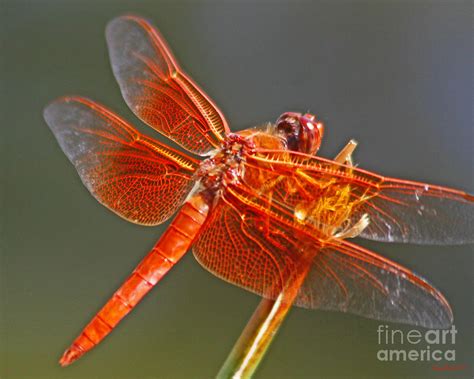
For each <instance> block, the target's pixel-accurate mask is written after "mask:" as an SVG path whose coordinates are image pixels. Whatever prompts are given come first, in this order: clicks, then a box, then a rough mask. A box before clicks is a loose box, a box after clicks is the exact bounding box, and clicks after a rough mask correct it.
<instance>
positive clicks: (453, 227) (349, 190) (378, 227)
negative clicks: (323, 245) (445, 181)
mask: <svg viewBox="0 0 474 379" xmlns="http://www.w3.org/2000/svg"><path fill="white" fill-rule="evenodd" d="M246 160H247V163H246V170H247V171H246V172H249V173H250V172H258V174H259V175H260V176H262V173H264V177H265V180H266V183H270V184H266V186H267V187H268V188H266V189H265V191H270V190H271V192H272V196H273V199H274V201H279V202H280V203H281V204H282V205H283V206H285V207H287V208H288V209H289V210H290V211H292V212H294V211H295V210H298V207H300V206H302V205H304V206H305V209H306V213H307V218H306V220H307V221H308V223H312V224H314V225H315V226H316V227H318V228H321V227H322V224H323V223H325V224H327V225H337V224H338V223H339V224H340V223H342V222H345V223H346V224H354V223H356V222H357V221H358V220H360V218H361V217H362V215H364V214H367V215H368V216H369V221H370V222H369V225H368V226H367V227H366V228H365V229H364V230H363V231H362V233H361V234H360V236H361V237H364V238H368V239H373V240H378V241H388V242H410V243H418V244H461V243H469V242H474V197H473V196H472V195H469V194H467V193H464V192H461V191H457V190H453V189H449V188H444V187H440V186H434V185H431V184H424V183H416V182H411V181H405V180H398V179H392V178H385V177H382V176H380V175H376V174H373V173H370V172H368V171H364V170H361V169H357V168H353V167H348V166H345V165H341V164H338V163H336V162H334V161H330V160H327V159H323V158H319V157H314V156H308V155H305V154H301V153H295V152H289V151H277V150H274V151H273V150H260V151H259V153H258V154H255V155H249V156H248V157H247V158H246ZM246 176H248V177H249V178H250V179H249V180H248V182H249V183H248V185H250V186H254V187H255V183H254V182H255V180H254V179H252V176H251V174H248V175H246ZM254 176H255V175H254ZM271 183H275V184H274V185H273V184H271ZM270 187H271V189H270ZM331 202H333V203H331ZM308 209H309V210H308ZM336 216H338V217H339V219H338V220H336V218H337V217H336ZM344 220H346V221H344Z"/></svg>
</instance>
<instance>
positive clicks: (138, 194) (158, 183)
mask: <svg viewBox="0 0 474 379" xmlns="http://www.w3.org/2000/svg"><path fill="white" fill-rule="evenodd" d="M44 118H45V120H46V122H47V123H48V125H49V127H50V128H51V130H52V132H53V134H54V135H55V137H56V139H57V140H58V142H59V145H60V146H61V148H62V149H63V151H64V153H65V154H66V155H67V157H68V158H69V160H70V161H71V162H72V164H73V165H74V166H75V167H76V170H77V172H78V173H79V176H80V177H81V179H82V182H83V183H84V185H85V186H86V187H87V189H88V190H89V191H90V192H91V193H92V195H93V196H94V197H95V198H96V199H97V200H98V201H99V202H100V203H101V204H103V205H105V206H106V207H107V208H109V209H110V210H112V211H114V212H115V213H117V214H118V215H119V216H121V217H123V218H125V219H127V220H128V221H131V222H134V223H137V224H143V225H156V224H159V223H161V222H163V221H165V220H166V219H167V218H169V217H170V216H171V215H172V214H173V213H174V212H175V211H176V209H177V208H178V207H179V206H180V205H181V204H182V203H183V201H184V200H185V198H186V196H187V194H188V192H189V190H190V189H191V187H192V185H193V180H191V178H192V175H193V173H194V171H195V169H196V167H197V166H198V161H196V160H194V159H191V158H188V157H186V156H185V155H183V154H182V153H180V152H178V151H175V150H172V149H170V148H169V147H166V146H165V145H162V144H161V143H159V142H157V141H155V140H153V139H151V138H149V137H147V136H145V135H142V134H140V133H139V132H138V131H136V130H135V129H134V128H132V127H131V126H130V125H128V124H127V123H126V122H125V121H124V120H122V119H121V118H119V117H118V116H117V115H115V114H114V113H112V112H111V111H109V110H107V109H106V108H105V107H103V106H101V105H99V104H97V103H94V102H93V101H91V100H88V99H85V98H81V97H65V98H61V99H58V100H56V101H54V102H53V103H51V104H50V105H49V106H48V107H47V108H46V109H45V111H44Z"/></svg>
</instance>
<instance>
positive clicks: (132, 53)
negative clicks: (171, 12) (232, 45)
mask: <svg viewBox="0 0 474 379" xmlns="http://www.w3.org/2000/svg"><path fill="white" fill-rule="evenodd" d="M106 39H107V45H108V49H109V55H110V59H111V63H112V69H113V72H114V75H115V78H116V79H117V81H118V84H119V86H120V89H121V92H122V95H123V97H124V99H125V101H126V103H127V104H128V106H129V107H130V108H131V110H132V111H133V112H134V114H135V115H136V116H138V118H140V119H141V120H142V121H143V122H144V123H146V124H147V125H148V126H150V127H151V128H153V129H154V130H155V131H157V132H159V133H161V134H162V135H164V136H165V137H167V138H169V139H171V140H172V141H173V142H175V143H176V144H177V145H178V146H179V148H178V147H176V148H172V147H170V146H168V145H166V144H164V143H162V142H160V141H158V140H157V139H154V138H151V137H149V136H147V135H144V134H142V133H140V132H139V131H137V130H136V129H135V128H134V127H133V126H131V125H130V124H129V123H128V122H127V121H125V120H124V119H123V118H121V117H120V116H118V115H117V114H115V113H114V112H112V111H111V110H109V109H108V108H106V107H105V106H103V105H101V104H99V103H97V102H94V101H92V100H90V99H87V98H84V97H79V96H66V97H62V98H59V99H57V100H55V101H53V102H52V103H51V104H49V105H48V106H47V107H46V108H45V111H44V118H45V120H46V122H47V124H48V125H49V127H50V129H51V130H52V132H53V134H54V136H55V137H56V139H57V141H58V143H59V145H60V147H61V148H62V150H63V151H64V153H65V154H66V156H67V157H68V158H69V160H70V161H71V162H72V164H73V165H74V166H75V168H76V170H77V172H78V174H79V176H80V178H81V180H82V182H83V183H84V185H85V186H86V187H87V189H88V190H89V191H90V193H91V194H92V195H93V196H94V197H95V198H96V199H97V200H98V201H99V202H100V203H101V204H103V205H104V206H105V207H107V208H108V209H110V210H111V211H113V212H115V213H116V214H117V215H119V216H120V217H122V218H124V219H125V220H128V221H130V222H132V223H135V224H140V225H145V226H155V225H158V224H161V223H163V222H165V221H166V220H168V219H169V218H171V216H173V215H174V214H175V213H176V216H175V217H174V219H173V220H172V222H171V223H170V224H169V227H168V228H167V230H166V231H165V232H164V233H163V235H162V236H161V238H160V239H159V240H158V242H157V243H156V244H155V245H154V247H153V248H152V249H151V251H150V252H149V253H148V254H147V255H146V256H145V258H144V259H143V260H142V261H141V262H140V263H139V265H138V266H137V267H136V268H135V269H134V270H133V272H132V273H131V274H130V276H129V277H128V278H127V279H126V280H125V282H124V283H123V284H122V285H121V287H120V288H119V289H118V290H117V291H116V292H115V293H114V294H113V295H112V297H111V298H110V299H109V300H108V302H107V303H106V304H105V305H104V306H103V308H102V309H100V311H99V312H98V313H97V314H96V315H95V316H94V317H93V318H92V320H91V321H90V322H89V323H88V324H87V325H86V327H85V328H84V329H83V330H82V332H81V333H80V334H79V336H78V337H77V338H76V339H75V340H74V342H73V343H72V344H71V346H70V347H69V348H68V349H67V350H66V351H65V353H64V354H63V356H62V357H61V359H60V364H61V365H63V366H66V365H69V364H70V363H72V362H74V361H75V360H77V359H78V358H79V357H81V356H82V355H83V354H85V353H86V352H87V351H89V350H91V349H92V348H93V347H94V346H96V345H97V344H99V343H100V342H101V341H102V340H103V339H104V338H105V337H106V336H107V335H108V334H109V333H110V332H111V331H112V330H113V329H114V328H115V327H116V326H117V324H118V323H119V322H120V321H121V320H122V319H123V318H124V317H125V316H126V315H127V314H128V313H130V311H131V310H132V309H133V308H134V307H135V306H136V305H137V303H138V302H140V300H141V299H142V298H143V297H144V296H145V295H146V294H147V293H148V292H149V291H150V290H151V289H152V288H153V287H154V286H155V285H156V284H157V283H158V282H159V281H160V280H161V279H162V278H163V277H164V276H165V275H166V274H167V273H168V272H169V271H170V270H171V268H172V267H174V265H175V264H177V263H178V261H179V260H180V259H181V258H182V257H183V256H184V254H186V252H187V251H189V250H190V249H191V248H192V251H193V253H194V256H195V257H196V259H197V261H198V262H199V263H200V264H201V265H202V266H204V268H206V269H207V270H209V271H210V272H211V273H213V274H214V275H216V276H217V277H219V278H221V279H223V280H225V281H227V282H230V283H232V284H234V285H237V286H239V287H242V288H244V289H246V290H249V291H251V292H253V293H256V294H258V295H260V296H262V297H263V298H265V299H277V298H278V296H279V294H281V293H282V291H286V292H287V293H291V296H289V297H288V299H290V300H288V301H290V302H291V303H292V304H294V305H296V306H299V307H304V308H309V309H323V310H335V311H341V312H348V313H352V314H356V315H359V316H363V317H367V318H372V319H377V320H384V321H391V322H399V323H406V324H411V325H416V326H422V327H427V328H446V327H449V326H450V325H451V324H452V322H453V313H452V310H451V308H450V305H449V303H448V301H447V300H446V298H445V297H444V296H443V295H442V294H441V293H440V292H439V291H438V290H437V289H435V288H434V287H433V286H432V285H431V284H430V283H428V282H427V281H426V280H425V279H423V278H421V277H420V276H418V275H417V274H415V273H414V272H412V271H411V270H409V269H407V268H405V267H402V266H401V265H399V264H397V263H395V262H393V261H391V260H389V259H387V258H384V257H382V256H380V255H378V254H376V253H374V252H372V251H369V250H367V249H365V248H362V247H360V246H358V245H356V244H354V243H352V242H349V241H348V240H349V239H351V238H354V237H362V238H366V239H370V240H376V241H383V242H403V243H416V244H461V243H469V242H472V241H473V240H474V238H473V236H474V233H473V229H474V228H473V225H474V206H473V204H474V202H473V201H474V196H472V195H470V194H468V193H465V192H462V191H458V190H455V189H450V188H445V187H441V186H437V185H431V184H425V183H419V182H413V181H408V180H400V179H394V178H390V177H384V176H381V175H378V174H376V173H372V172H369V171H366V170H363V169H361V168H358V167H356V166H355V165H354V164H353V160H352V153H353V151H354V149H355V146H356V143H355V142H354V141H350V142H349V143H348V144H347V145H346V147H345V148H344V149H343V150H342V151H341V153H340V154H339V155H338V156H337V157H336V158H335V159H326V158H323V157H320V156H318V155H317V152H318V149H319V147H320V145H321V142H322V138H323V135H324V124H323V123H322V122H321V121H320V120H319V119H318V117H317V116H316V115H314V114H310V113H298V112H285V113H283V114H282V115H281V116H280V117H279V118H278V119H277V120H276V122H274V123H265V124H262V125H258V126H256V127H253V128H250V129H246V130H243V131H239V132H235V133H234V132H231V130H230V128H229V123H228V122H227V120H226V118H225V116H224V114H223V113H222V112H221V111H220V110H219V108H218V107H217V105H216V104H215V103H214V101H213V100H211V99H210V97H209V96H208V95H207V94H206V93H204V91H203V90H202V89H201V88H200V87H199V86H198V85H197V84H196V83H195V82H194V81H193V80H192V79H191V78H190V77H189V76H188V75H187V74H186V73H185V72H184V71H183V70H182V69H181V67H180V65H179V64H178V62H177V60H176V58H175V57H174V55H173V54H172V52H171V50H170V49H169V47H168V45H167V44H166V42H165V40H164V38H163V37H162V36H161V34H160V33H159V31H158V30H157V29H156V28H155V27H154V26H152V24H151V23H149V22H148V21H146V20H145V19H143V18H141V17H138V16H135V15H124V16H120V17H118V18H116V19H114V20H112V21H111V22H110V23H109V24H108V25H107V29H106Z"/></svg>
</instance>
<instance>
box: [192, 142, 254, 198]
mask: <svg viewBox="0 0 474 379" xmlns="http://www.w3.org/2000/svg"><path fill="white" fill-rule="evenodd" d="M254 149H255V144H254V142H253V139H252V138H249V137H248V136H244V135H240V134H235V133H232V134H229V135H228V136H227V137H226V139H225V140H224V141H223V142H222V145H221V147H220V148H219V149H218V150H216V152H215V153H214V155H212V156H211V157H209V158H208V159H206V160H204V161H202V163H201V165H200V167H199V170H198V171H197V175H198V177H199V184H200V187H201V190H203V191H205V192H208V193H209V194H210V195H211V196H213V197H214V196H215V195H216V194H218V192H219V191H222V190H223V189H224V188H225V187H226V186H227V185H228V184H229V183H237V182H239V181H240V179H241V178H242V176H243V172H244V162H245V155H246V154H252V153H253V151H254Z"/></svg>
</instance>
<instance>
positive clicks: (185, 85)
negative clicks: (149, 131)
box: [106, 16, 229, 155]
mask: <svg viewBox="0 0 474 379" xmlns="http://www.w3.org/2000/svg"><path fill="white" fill-rule="evenodd" d="M106 37H107V44H108V46H109V54H110V60H111V61H112V69H113V71H114V74H115V77H116V79H117V81H118V83H119V85H120V89H121V90H122V95H123V97H124V98H125V101H126V102H127V104H128V106H129V107H130V108H131V109H132V111H133V112H134V113H135V114H136V115H137V116H138V117H139V118H140V119H141V120H142V121H144V122H145V123H147V124H148V125H150V126H151V127H153V128H154V129H156V130H157V131H159V132H160V133H163V134H164V135H165V136H167V137H168V138H171V139H172V140H173V141H175V142H176V143H178V144H179V145H181V146H182V147H184V148H185V149H187V150H189V151H191V152H193V153H195V154H198V155H206V154H207V153H209V152H210V151H211V150H213V149H214V148H216V147H217V146H219V144H220V142H221V141H222V139H223V136H224V135H225V134H227V133H229V127H228V124H227V121H226V120H225V118H224V115H223V114H222V113H221V111H220V110H219V109H218V108H217V106H216V105H215V104H214V103H213V101H212V100H211V99H210V98H209V97H208V96H207V95H206V94H205V93H204V92H203V91H202V90H201V89H200V88H199V87H198V86H197V84H196V83H194V81H193V80H192V79H191V78H190V77H189V76H187V75H186V74H185V73H184V72H183V70H182V69H181V68H180V67H179V65H178V63H177V62H176V59H175V58H174V56H173V54H172V53H171V50H170V49H169V48H168V46H167V44H166V42H165V40H164V38H163V37H162V36H161V35H160V33H159V32H158V31H157V30H156V29H155V28H154V27H153V26H152V25H151V24H149V23H148V22H147V21H146V20H144V19H142V18H140V17H136V16H122V17H118V18H116V19H114V20H112V21H111V22H110V23H109V24H108V26H107V31H106Z"/></svg>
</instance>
